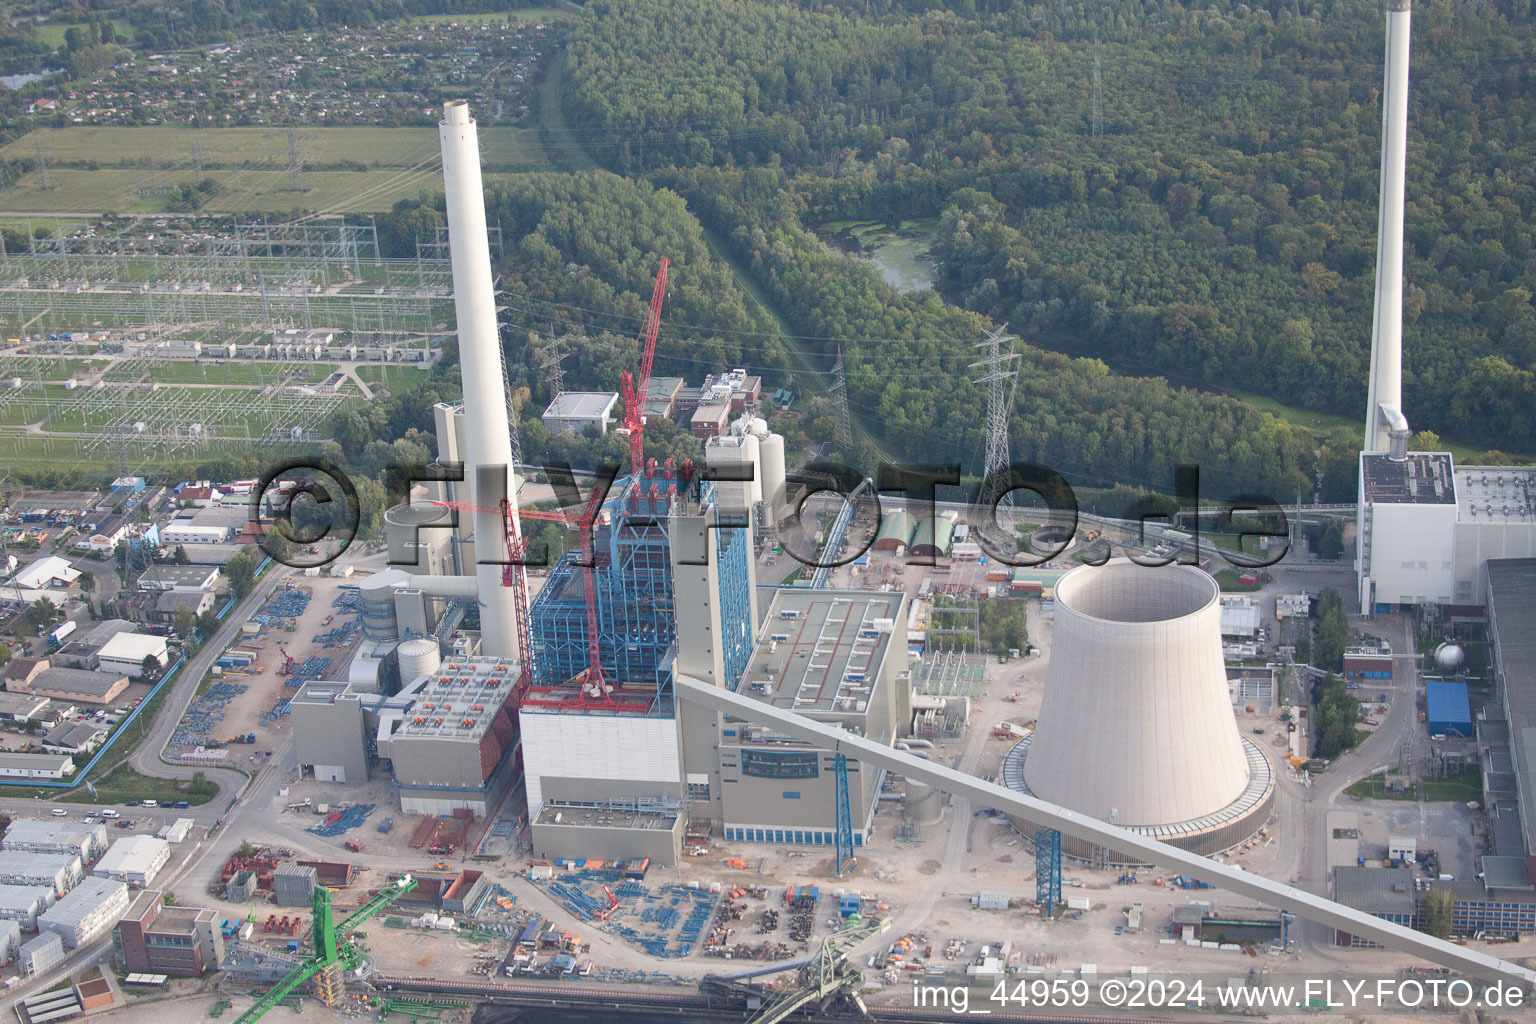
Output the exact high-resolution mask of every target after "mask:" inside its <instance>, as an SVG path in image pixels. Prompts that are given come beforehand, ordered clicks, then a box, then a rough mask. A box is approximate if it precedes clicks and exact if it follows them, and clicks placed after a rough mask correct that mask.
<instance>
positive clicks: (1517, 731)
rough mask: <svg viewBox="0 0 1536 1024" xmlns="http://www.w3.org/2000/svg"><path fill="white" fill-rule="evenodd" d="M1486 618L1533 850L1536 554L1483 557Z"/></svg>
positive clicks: (1535, 836) (1535, 841)
mask: <svg viewBox="0 0 1536 1024" xmlns="http://www.w3.org/2000/svg"><path fill="white" fill-rule="evenodd" d="M1488 622H1489V625H1490V627H1491V632H1492V634H1493V643H1494V651H1495V661H1496V664H1497V665H1498V668H1499V672H1500V675H1501V680H1502V684H1503V689H1504V695H1503V696H1504V712H1505V716H1506V717H1507V718H1508V719H1509V744H1510V748H1511V750H1512V751H1513V753H1514V761H1515V764H1514V767H1515V771H1516V776H1517V787H1518V790H1519V794H1520V799H1519V806H1520V819H1521V826H1522V830H1523V832H1524V835H1525V849H1526V852H1527V853H1528V854H1529V853H1536V558H1496V559H1490V560H1489V561H1488Z"/></svg>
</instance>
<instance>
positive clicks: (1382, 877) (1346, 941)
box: [1333, 864, 1418, 949]
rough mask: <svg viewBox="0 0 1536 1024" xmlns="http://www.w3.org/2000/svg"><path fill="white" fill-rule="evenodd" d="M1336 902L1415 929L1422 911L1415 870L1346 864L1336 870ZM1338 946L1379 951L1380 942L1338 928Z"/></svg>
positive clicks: (1334, 872)
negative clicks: (1417, 916)
mask: <svg viewBox="0 0 1536 1024" xmlns="http://www.w3.org/2000/svg"><path fill="white" fill-rule="evenodd" d="M1333 899H1334V901H1335V902H1337V903H1342V904H1344V905H1345V906H1346V907H1353V908H1354V909H1355V910H1363V911H1365V912H1366V913H1367V914H1372V915H1374V916H1376V917H1379V918H1382V919H1383V920H1386V921H1391V922H1392V923H1393V924H1400V925H1402V926H1404V927H1405V928H1412V927H1413V925H1414V921H1415V918H1416V914H1417V911H1418V897H1417V895H1416V894H1415V876H1414V872H1413V868H1407V867H1403V868H1368V867H1359V866H1357V865H1354V864H1345V865H1341V866H1339V867H1336V868H1334V869H1333ZM1333 941H1334V944H1335V945H1338V946H1354V947H1356V948H1360V947H1364V948H1368V949H1375V948H1377V946H1378V943H1375V942H1372V941H1371V940H1369V939H1362V938H1360V937H1359V936H1357V935H1353V934H1351V933H1350V932H1347V931H1345V930H1343V929H1334V934H1333Z"/></svg>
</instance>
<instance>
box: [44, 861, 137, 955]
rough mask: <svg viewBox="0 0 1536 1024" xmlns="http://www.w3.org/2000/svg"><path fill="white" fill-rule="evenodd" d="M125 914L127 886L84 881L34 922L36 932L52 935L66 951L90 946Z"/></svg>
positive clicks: (101, 880)
mask: <svg viewBox="0 0 1536 1024" xmlns="http://www.w3.org/2000/svg"><path fill="white" fill-rule="evenodd" d="M127 910H128V886H127V885H126V884H125V883H123V882H119V881H117V880H116V879H112V878H87V879H85V880H84V881H82V882H81V883H80V884H79V885H77V886H75V887H74V888H73V889H71V890H70V892H69V895H67V896H65V897H64V898H63V899H61V900H59V902H58V903H56V904H54V905H53V906H52V907H50V908H49V909H48V910H46V911H44V912H43V913H42V915H40V916H39V917H38V919H37V928H38V931H45V932H54V933H55V934H57V935H58V936H59V938H61V939H63V940H64V945H65V947H66V948H68V949H74V948H76V947H77V946H82V945H85V944H86V943H88V942H92V941H94V940H95V939H97V938H99V937H100V936H102V935H105V934H106V933H107V931H108V930H109V929H110V928H111V927H112V926H113V925H114V924H116V923H117V922H118V920H119V919H120V918H121V917H122V916H123V914H124V913H125V912H126V911H127Z"/></svg>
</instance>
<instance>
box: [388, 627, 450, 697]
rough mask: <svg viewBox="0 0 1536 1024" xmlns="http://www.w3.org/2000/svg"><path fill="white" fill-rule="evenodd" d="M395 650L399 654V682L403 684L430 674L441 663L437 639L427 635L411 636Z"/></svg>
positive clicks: (409, 683) (405, 684)
mask: <svg viewBox="0 0 1536 1024" xmlns="http://www.w3.org/2000/svg"><path fill="white" fill-rule="evenodd" d="M395 650H396V652H397V653H398V654H399V655H400V683H401V685H403V686H409V685H411V683H413V682H415V681H416V680H417V679H419V678H421V677H422V676H428V675H431V674H432V673H434V672H436V671H437V670H438V667H439V666H440V665H442V663H443V655H442V652H441V651H440V650H439V649H438V646H437V641H436V640H432V639H430V638H428V637H424V636H418V637H412V638H411V639H409V640H407V641H406V642H405V643H403V644H401V645H400V646H399V647H397V648H396V649H395Z"/></svg>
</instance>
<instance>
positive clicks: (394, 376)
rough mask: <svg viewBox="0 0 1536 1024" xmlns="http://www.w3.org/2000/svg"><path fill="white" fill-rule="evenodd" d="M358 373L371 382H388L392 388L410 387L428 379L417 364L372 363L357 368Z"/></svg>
mask: <svg viewBox="0 0 1536 1024" xmlns="http://www.w3.org/2000/svg"><path fill="white" fill-rule="evenodd" d="M357 375H358V376H359V377H360V378H362V379H363V380H364V381H367V382H368V383H369V384H387V385H388V386H389V387H390V388H391V389H394V390H399V389H400V388H401V387H410V386H411V385H412V384H416V383H418V382H420V381H424V380H426V379H427V373H426V371H424V370H419V369H417V368H416V367H415V366H391V365H388V364H376V363H370V364H366V365H363V366H359V367H358V368H357Z"/></svg>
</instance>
